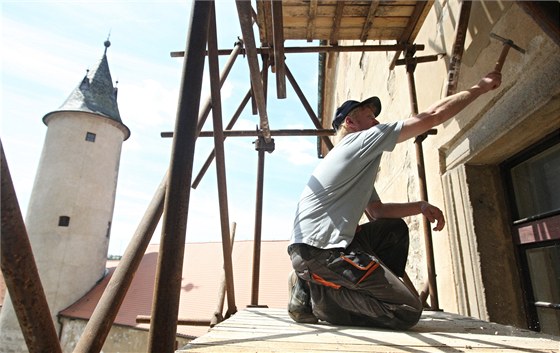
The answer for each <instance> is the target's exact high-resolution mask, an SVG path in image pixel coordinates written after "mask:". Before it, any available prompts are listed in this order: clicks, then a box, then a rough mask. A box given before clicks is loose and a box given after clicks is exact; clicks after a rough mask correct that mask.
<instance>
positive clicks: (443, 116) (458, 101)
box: [397, 72, 502, 142]
mask: <svg viewBox="0 0 560 353" xmlns="http://www.w3.org/2000/svg"><path fill="white" fill-rule="evenodd" d="M501 80H502V76H501V74H500V73H499V72H491V73H489V74H488V75H486V76H484V77H483V78H482V79H481V80H480V81H479V82H478V83H477V84H476V85H474V86H472V87H471V88H469V89H468V90H465V91H461V92H458V93H456V94H454V95H451V96H449V97H445V98H443V99H441V100H439V101H437V102H436V103H434V104H432V105H431V106H430V107H429V108H428V109H426V110H425V111H424V112H421V113H419V114H418V115H416V116H413V117H411V118H409V119H406V120H405V121H404V124H403V127H402V129H401V133H400V135H399V138H398V140H397V141H398V142H403V141H405V140H408V139H409V138H412V137H416V136H418V135H421V134H423V133H425V132H426V131H428V130H430V129H431V128H433V127H434V126H437V125H439V124H442V123H444V122H445V121H447V120H449V119H451V118H452V117H454V116H455V115H457V114H458V113H459V112H460V111H461V110H463V109H464V108H465V107H466V106H467V105H469V104H470V103H472V102H473V101H474V100H475V99H477V98H478V97H480V96H481V95H482V94H484V93H486V92H489V91H491V90H493V89H496V88H498V87H499V86H500V84H501V82H502V81H501Z"/></svg>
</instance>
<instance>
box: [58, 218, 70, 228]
mask: <svg viewBox="0 0 560 353" xmlns="http://www.w3.org/2000/svg"><path fill="white" fill-rule="evenodd" d="M69 225H70V217H68V216H60V217H59V218H58V226H59V227H68V226H69Z"/></svg>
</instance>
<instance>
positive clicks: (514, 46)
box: [490, 32, 525, 54]
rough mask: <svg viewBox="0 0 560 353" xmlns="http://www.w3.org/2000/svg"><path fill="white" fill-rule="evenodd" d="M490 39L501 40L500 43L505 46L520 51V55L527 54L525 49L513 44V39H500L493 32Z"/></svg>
mask: <svg viewBox="0 0 560 353" xmlns="http://www.w3.org/2000/svg"><path fill="white" fill-rule="evenodd" d="M490 37H492V38H494V39H497V40H499V41H500V42H502V43H504V45H507V46H509V47H510V48H513V49H515V50H517V51H519V52H520V53H523V54H525V49H523V48H520V47H519V46H517V45H515V43H513V41H512V40H511V39H506V38H504V37H500V36H499V35H497V34H496V33H492V32H490Z"/></svg>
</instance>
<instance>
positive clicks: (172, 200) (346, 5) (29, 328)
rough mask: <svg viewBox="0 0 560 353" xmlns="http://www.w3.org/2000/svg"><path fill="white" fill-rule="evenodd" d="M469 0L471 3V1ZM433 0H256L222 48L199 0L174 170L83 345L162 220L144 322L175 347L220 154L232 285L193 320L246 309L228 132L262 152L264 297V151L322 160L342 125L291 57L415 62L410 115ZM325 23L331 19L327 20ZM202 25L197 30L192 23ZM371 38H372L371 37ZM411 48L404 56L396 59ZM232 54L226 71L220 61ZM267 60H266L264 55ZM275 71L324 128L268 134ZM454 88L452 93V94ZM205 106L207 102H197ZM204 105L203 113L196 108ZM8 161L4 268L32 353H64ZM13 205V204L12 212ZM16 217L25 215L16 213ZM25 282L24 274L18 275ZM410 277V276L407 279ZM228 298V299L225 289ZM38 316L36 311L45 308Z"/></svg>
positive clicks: (453, 69) (187, 54) (452, 80)
mask: <svg viewBox="0 0 560 353" xmlns="http://www.w3.org/2000/svg"><path fill="white" fill-rule="evenodd" d="M469 3H470V2H465V3H464V4H469ZM432 4H433V0H428V1H398V2H394V1H383V2H381V1H333V2H330V1H329V2H326V1H325V2H321V1H317V0H311V1H303V0H302V1H296V0H291V1H282V2H281V1H270V0H257V1H256V6H257V9H256V11H255V9H253V8H252V6H251V2H249V1H244V0H237V1H236V6H237V12H238V17H239V23H240V25H241V30H242V38H240V39H239V40H238V41H237V42H236V43H235V45H234V47H233V48H231V49H219V48H218V47H217V30H218V29H217V26H216V17H215V9H214V7H215V4H214V2H213V1H206V0H202V1H199V0H196V1H194V2H193V6H192V11H191V18H190V26H189V28H190V29H191V30H190V31H189V33H188V36H187V42H186V46H185V50H184V51H182V52H172V53H171V56H172V57H184V62H183V71H182V77H181V88H180V96H179V104H178V111H177V115H176V125H175V128H174V131H173V132H168V133H162V136H163V137H172V138H173V143H172V152H171V153H172V156H171V162H170V165H169V169H168V170H167V173H166V175H165V177H164V178H163V180H162V181H161V183H160V185H159V187H158V188H157V190H156V192H155V194H154V196H153V199H152V201H151V203H150V204H149V206H148V209H147V210H146V212H145V214H144V216H143V218H142V220H141V222H140V224H139V225H138V228H137V230H136V232H135V233H134V236H133V238H132V240H131V242H130V244H129V245H128V247H127V249H126V251H125V253H124V255H123V257H122V260H121V262H120V263H119V265H118V267H117V269H116V271H115V273H114V274H113V276H112V278H111V280H110V284H109V285H108V286H107V289H106V291H105V292H104V293H103V295H102V297H101V299H100V301H99V304H98V306H97V307H96V309H95V311H94V313H93V315H92V317H91V319H90V320H89V322H88V324H87V326H86V328H85V330H84V332H83V334H82V336H81V337H80V340H79V342H78V344H77V346H76V348H75V350H74V351H75V352H100V351H101V348H102V346H103V343H104V342H105V339H106V338H107V335H108V333H109V330H110V328H111V326H112V323H113V321H114V319H115V317H116V315H117V313H118V310H119V307H120V304H121V303H122V301H123V299H124V297H125V295H126V293H127V290H128V287H129V285H130V283H131V281H132V278H133V276H134V273H135V271H136V269H137V268H138V266H139V264H140V261H141V259H142V256H143V255H144V252H145V250H146V248H147V246H148V243H149V241H150V239H151V237H152V235H153V233H154V231H155V229H156V227H157V225H158V223H159V221H160V219H162V216H163V221H162V224H163V226H162V228H163V229H162V237H161V241H160V244H161V245H160V251H159V258H158V265H157V268H158V271H157V273H156V280H155V294H154V301H153V305H152V313H151V316H150V317H145V318H141V320H144V322H150V325H151V327H150V339H149V348H148V350H149V351H150V352H172V351H174V349H175V346H174V345H175V335H176V329H177V321H178V317H177V313H178V305H179V293H180V281H177V280H176V279H177V278H181V275H180V273H181V271H182V268H181V265H182V263H183V261H182V260H183V256H184V243H185V234H186V224H187V218H188V205H189V199H190V189H191V187H192V188H196V186H197V185H198V183H199V182H200V180H201V179H202V177H203V176H204V174H205V172H206V170H207V169H208V167H209V165H210V164H211V163H212V161H213V160H214V159H215V161H216V168H217V179H218V191H219V211H220V223H221V233H222V247H223V261H224V276H223V280H224V284H223V286H222V288H223V289H222V290H221V293H222V297H221V298H222V299H221V300H220V301H221V303H219V304H218V309H217V311H216V314H215V317H213V318H212V320H208V321H204V322H194V323H193V322H190V324H200V325H209V324H210V325H214V324H216V323H217V322H219V321H221V320H223V319H224V318H226V319H227V318H228V317H230V316H231V315H233V314H235V313H236V311H237V308H236V303H235V293H234V278H233V272H232V259H231V252H232V244H233V236H234V235H235V230H234V226H233V227H230V220H229V214H228V200H227V195H228V193H227V186H226V168H225V161H224V140H225V138H226V137H235V136H254V137H256V138H257V140H256V141H255V149H256V151H257V152H258V167H257V192H256V214H255V230H254V232H255V233H254V251H253V273H252V276H253V277H252V295H251V305H252V306H258V305H259V300H258V297H259V265H260V243H261V234H260V232H261V224H262V201H263V181H264V165H265V155H266V152H272V151H274V139H273V137H274V136H317V138H318V154H319V156H320V157H321V156H323V155H325V154H326V153H328V151H329V150H330V149H332V148H333V144H332V142H331V139H330V136H332V135H334V131H333V130H332V129H331V128H330V124H331V119H330V117H328V116H326V114H325V109H324V107H325V105H326V102H325V100H326V99H325V95H326V92H325V90H324V85H323V86H321V85H320V94H319V101H320V104H319V109H318V110H319V113H318V114H317V113H315V111H314V109H313V108H312V107H311V105H310V104H309V102H308V100H307V99H306V97H305V95H304V93H303V92H302V90H301V88H300V87H299V85H298V83H297V81H296V79H295V77H294V76H293V74H292V72H291V71H290V69H289V67H288V65H287V64H286V62H285V57H286V55H289V54H292V53H320V54H321V55H324V57H323V58H322V59H323V60H321V62H322V63H323V68H322V70H321V69H320V70H319V75H320V76H321V77H320V80H319V82H320V83H321V82H322V83H324V80H325V79H326V78H325V77H323V75H324V72H325V70H324V66H325V65H328V64H326V62H328V60H329V58H328V55H330V54H338V53H343V52H370V51H383V52H387V51H389V52H394V58H393V60H392V62H391V65H390V67H389V68H388V69H389V70H392V69H394V67H395V66H396V65H406V67H407V74H408V78H409V88H410V92H411V105H412V111H413V113H417V109H418V108H417V103H416V89H415V83H414V68H415V67H416V65H417V64H418V63H422V62H428V61H433V60H437V58H438V57H437V56H430V57H415V53H416V52H417V51H419V50H423V49H424V46H423V45H422V44H417V43H415V42H414V41H415V38H416V36H417V34H418V32H419V30H420V28H421V26H422V24H423V22H424V20H425V18H426V16H427V14H428V12H429V11H430V9H431V7H432ZM469 11H470V6H468V5H465V6H463V7H462V8H461V17H460V18H461V20H460V23H459V24H458V26H457V33H456V37H457V40H456V43H457V44H456V45H455V47H454V52H453V59H454V60H453V62H452V65H451V66H450V71H449V72H450V75H449V87H455V86H456V82H457V80H458V67H459V64H460V60H461V54H462V50H463V45H464V36H465V31H466V26H467V23H468V17H469ZM325 19H328V21H326V20H325ZM255 23H256V24H257V25H258V29H259V33H260V38H259V39H260V42H261V44H260V46H257V43H256V42H257V41H256V38H255V37H254V34H253V26H254V24H255ZM193 28H194V29H196V30H192V29H193ZM291 39H304V40H307V41H310V42H311V41H316V40H318V41H320V43H321V45H319V46H302V47H286V46H284V44H285V41H286V40H291ZM344 40H360V41H361V42H363V43H364V45H351V46H345V45H342V44H340V42H341V41H344ZM368 40H382V41H394V42H395V44H392V45H388V44H379V45H369V44H366V43H365V42H366V41H368ZM368 43H369V42H368ZM401 54H403V56H404V59H399V58H400V56H401ZM220 55H229V58H228V60H227V62H226V64H225V66H224V67H223V68H222V71H221V72H220V69H219V64H218V57H219V56H220ZM241 55H243V56H244V57H245V58H246V59H247V63H248V66H249V72H250V83H251V88H250V89H249V90H248V91H247V93H246V94H245V96H244V98H243V100H242V101H241V103H240V105H239V107H238V109H237V110H236V112H235V113H234V115H233V116H232V118H231V120H230V122H229V123H228V124H227V126H226V128H225V129H224V128H223V126H222V109H221V97H220V88H221V87H222V85H223V83H224V82H225V80H226V78H227V76H228V73H229V71H230V69H231V67H232V66H233V64H234V63H235V61H236V59H237V58H238V57H239V56H241ZM259 56H260V58H261V60H262V62H260V63H259ZM206 59H207V60H208V66H209V74H210V75H209V76H210V87H211V88H210V91H211V93H210V97H208V98H207V100H206V101H204V102H203V104H202V105H201V88H202V77H203V70H204V63H205V60H206ZM269 70H272V71H273V72H274V73H275V77H276V93H277V98H279V99H282V98H285V97H286V79H287V81H288V82H289V83H290V84H291V86H292V87H293V89H294V91H295V92H296V94H297V96H298V98H299V99H300V101H301V103H302V105H303V106H304V108H305V110H306V112H307V113H308V115H309V118H310V119H311V122H312V123H313V125H314V126H315V129H308V130H293V129H292V130H288V129H284V130H271V129H270V125H269V116H268V114H267V110H266V98H267V97H266V93H267V90H266V87H267V84H268V71H269ZM450 92H451V91H450ZM251 100H252V102H253V104H254V106H255V107H256V112H257V113H258V115H259V121H260V123H259V126H258V129H257V130H256V131H243V130H233V128H234V125H235V122H236V120H237V119H238V117H239V116H240V114H241V112H242V111H243V109H244V108H245V106H246V105H247V104H248V103H249V101H251ZM199 108H201V109H199ZM210 111H212V118H213V119H212V122H213V129H212V131H202V127H203V125H204V123H205V122H206V119H207V117H208V115H209V113H210ZM197 112H200V113H197ZM432 133H435V131H430V132H429V133H427V134H426V135H424V136H419V137H418V138H417V139H416V141H415V144H416V146H417V158H418V163H419V175H418V178H419V183H420V184H421V185H422V187H421V190H422V193H421V195H420V199H421V200H427V198H428V195H427V191H426V187H425V184H426V183H425V174H424V173H423V166H422V163H423V159H422V153H423V152H422V147H421V144H422V141H423V140H424V139H425V138H426V137H427V135H429V134H432ZM203 136H208V137H213V140H214V150H213V151H212V152H211V153H210V155H209V156H208V158H207V160H206V163H205V164H204V166H203V167H202V169H201V170H200V172H199V173H198V175H197V176H196V177H195V178H194V181H193V178H192V176H193V175H192V170H193V155H194V150H195V144H196V141H197V138H198V137H203ZM7 176H9V169H8V165H7V162H6V160H5V156H4V153H3V151H2V190H1V191H2V229H3V231H2V247H1V249H2V250H1V251H2V271H3V273H4V276H5V278H6V283H7V286H8V288H9V290H10V294H11V296H12V301H13V302H14V308H15V310H16V314H17V315H18V319H19V321H20V324H21V326H22V329H23V330H22V331H23V333H24V336H25V338H26V343H27V345H28V348H29V351H30V352H40V351H49V352H59V351H60V350H61V348H60V344H59V343H58V338H57V336H56V332H55V330H54V326H53V322H52V320H51V319H50V316H49V312H48V308H47V305H46V300H45V296H44V293H43V294H42V295H41V293H42V288H40V280H39V276H38V273H37V271H36V270H35V271H31V270H30V269H32V268H33V267H34V261H33V255H32V253H31V248H30V246H29V242H28V239H27V234H26V230H25V225H24V224H23V221H22V220H21V212H20V210H19V207H18V204H17V199H16V197H15V192H14V190H13V185H12V182H11V179H10V178H9V177H7ZM8 211H9V212H8ZM18 215H19V217H18ZM424 230H425V234H424V237H425V240H426V256H427V263H428V282H427V283H426V286H425V288H424V289H423V290H422V291H421V293H420V295H421V298H422V300H423V301H424V302H425V301H426V299H427V297H428V296H429V297H430V300H431V303H430V304H429V305H428V304H427V303H425V305H426V306H427V307H429V308H430V309H432V310H439V307H438V305H439V304H438V299H437V288H436V284H435V266H434V262H433V249H432V245H431V233H430V227H429V224H428V225H426V226H424ZM20 259H22V261H23V260H25V261H26V265H25V267H20V268H19V269H18V268H17V267H19V266H20V265H18V264H20V263H21V261H20ZM16 279H18V281H23V282H18V281H16ZM405 279H406V278H405ZM21 283H34V284H35V285H36V286H37V288H35V289H34V293H36V295H35V296H34V298H36V299H38V300H34V301H33V302H29V301H28V299H26V297H27V295H28V293H23V292H22V291H21V288H22V287H21ZM224 296H225V297H224ZM224 300H226V301H227V311H226V312H225V313H223V301H224ZM37 315H39V316H37Z"/></svg>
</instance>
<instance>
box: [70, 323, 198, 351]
mask: <svg viewBox="0 0 560 353" xmlns="http://www.w3.org/2000/svg"><path fill="white" fill-rule="evenodd" d="M61 323H62V331H61V335H60V345H61V346H62V351H63V352H65V353H71V352H73V351H74V347H75V346H76V344H77V343H78V340H79V338H80V335H81V334H82V332H83V331H84V329H85V327H86V324H87V321H85V320H80V319H69V318H62V319H61ZM149 334H150V333H149V331H148V330H147V329H146V330H143V329H135V328H132V327H127V326H119V325H113V326H112V327H111V331H109V335H108V336H107V339H106V340H105V344H104V345H103V348H102V350H101V352H102V353H117V352H146V351H147V349H148V340H149ZM176 340H177V347H178V348H181V347H184V346H186V345H187V343H189V342H190V341H191V340H190V339H189V338H185V337H177V339H176Z"/></svg>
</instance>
